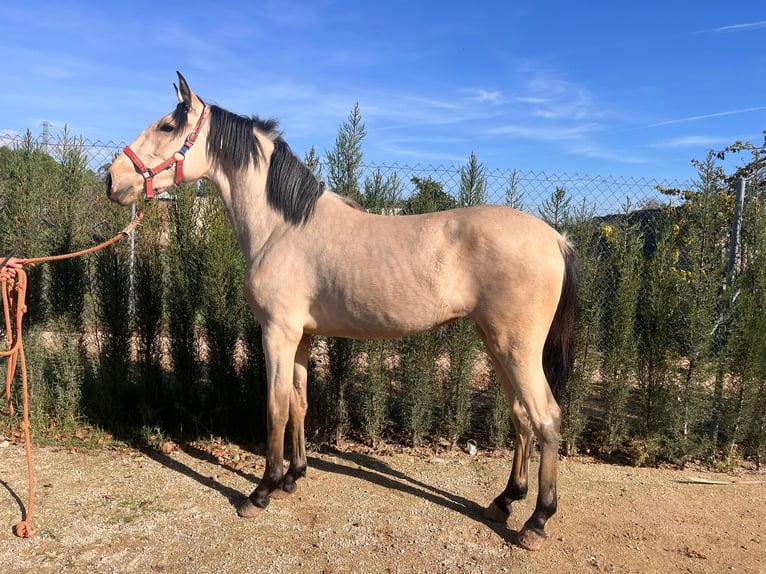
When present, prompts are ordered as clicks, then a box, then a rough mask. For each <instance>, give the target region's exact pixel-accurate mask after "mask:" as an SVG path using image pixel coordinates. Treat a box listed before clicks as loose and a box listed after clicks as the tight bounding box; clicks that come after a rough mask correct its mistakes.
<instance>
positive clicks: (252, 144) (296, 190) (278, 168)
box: [207, 106, 323, 225]
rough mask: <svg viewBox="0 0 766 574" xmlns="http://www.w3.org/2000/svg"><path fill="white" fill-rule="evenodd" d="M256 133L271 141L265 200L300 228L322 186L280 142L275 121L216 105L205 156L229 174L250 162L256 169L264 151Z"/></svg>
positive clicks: (288, 148)
mask: <svg viewBox="0 0 766 574" xmlns="http://www.w3.org/2000/svg"><path fill="white" fill-rule="evenodd" d="M255 130H257V131H258V132H260V133H261V134H263V136H265V137H267V138H269V139H271V140H272V141H273V142H274V152H273V153H272V155H271V163H270V164H269V172H268V174H267V176H266V198H267V200H268V202H269V205H270V206H271V207H273V208H274V209H275V210H277V211H279V212H280V213H281V214H282V215H283V216H284V218H285V220H286V221H288V222H289V223H292V224H295V225H301V224H304V223H306V222H307V221H308V220H309V219H311V215H312V214H313V213H314V207H315V206H316V202H317V199H318V198H319V196H320V195H322V192H323V189H322V184H321V183H319V181H318V180H317V179H316V177H314V174H312V173H311V170H309V168H307V167H306V166H305V165H304V164H303V163H302V162H301V161H300V160H299V159H298V158H297V157H296V156H295V154H293V152H292V150H291V149H290V146H288V145H287V143H286V142H285V141H284V140H283V139H282V136H281V134H280V132H279V130H278V126H277V122H276V121H275V120H262V119H260V118H258V117H255V116H254V117H247V116H240V115H237V114H233V113H231V112H228V111H226V110H224V109H222V108H220V107H218V106H210V133H209V135H208V140H207V153H208V156H209V157H210V158H211V161H212V162H213V163H215V164H218V165H219V166H220V167H221V169H223V170H224V171H227V172H229V173H232V172H237V171H241V170H243V169H245V168H247V166H248V164H249V163H250V161H252V162H253V165H254V166H256V167H257V166H258V162H259V160H260V159H261V158H262V156H263V148H262V146H261V143H260V141H259V140H258V138H257V137H256V135H255Z"/></svg>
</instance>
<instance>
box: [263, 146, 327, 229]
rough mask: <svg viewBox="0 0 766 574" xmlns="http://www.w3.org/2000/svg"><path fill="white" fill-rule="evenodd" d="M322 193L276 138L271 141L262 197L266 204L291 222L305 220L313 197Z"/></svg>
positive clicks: (312, 205) (320, 188) (320, 186)
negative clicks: (270, 151)
mask: <svg viewBox="0 0 766 574" xmlns="http://www.w3.org/2000/svg"><path fill="white" fill-rule="evenodd" d="M323 192H324V190H323V188H322V184H321V183H319V180H318V179H317V178H316V177H314V174H313V173H311V170H310V169H309V168H307V167H306V165H305V164H304V163H303V162H301V161H300V160H299V159H298V158H297V157H295V154H294V153H293V152H292V150H291V149H290V146H289V145H287V143H286V142H285V141H284V140H283V139H282V138H281V137H280V138H278V139H277V140H276V141H275V142H274V153H273V154H272V155H271V164H270V165H269V173H268V175H267V176H266V198H267V199H268V201H269V205H270V206H271V207H273V208H274V209H276V210H277V211H279V212H280V213H282V215H283V216H284V218H285V220H287V221H288V222H289V223H292V224H295V225H301V224H304V223H306V222H307V221H308V220H309V219H311V216H312V215H313V213H314V207H316V203H317V199H319V196H320V195H322V193H323Z"/></svg>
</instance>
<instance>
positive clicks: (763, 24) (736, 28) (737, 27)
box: [713, 20, 766, 32]
mask: <svg viewBox="0 0 766 574" xmlns="http://www.w3.org/2000/svg"><path fill="white" fill-rule="evenodd" d="M759 28H766V20H759V21H757V22H746V23H745V24H734V25H731V26H721V27H720V28H715V29H714V30H713V31H714V32H742V31H745V30H758V29H759Z"/></svg>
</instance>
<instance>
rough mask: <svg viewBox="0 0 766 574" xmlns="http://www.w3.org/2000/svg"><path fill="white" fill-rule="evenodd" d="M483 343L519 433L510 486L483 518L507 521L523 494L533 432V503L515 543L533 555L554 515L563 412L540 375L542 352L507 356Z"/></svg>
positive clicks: (522, 347) (517, 348) (490, 343)
mask: <svg viewBox="0 0 766 574" xmlns="http://www.w3.org/2000/svg"><path fill="white" fill-rule="evenodd" d="M485 340H486V338H485ZM486 342H487V348H488V350H489V352H490V355H491V356H492V357H493V362H494V364H495V368H496V370H497V371H498V377H499V378H500V381H501V383H502V384H503V385H508V388H509V389H510V392H509V391H506V397H508V398H509V401H510V402H511V403H512V404H511V413H512V416H513V420H514V427H515V428H516V432H517V439H516V451H515V452H514V457H513V469H512V471H511V476H510V478H509V480H508V486H506V489H505V490H504V491H503V493H502V494H501V495H500V496H498V497H497V498H496V499H495V500H494V501H493V503H492V504H491V505H490V507H489V508H488V510H487V516H488V517H489V518H493V519H498V518H499V519H503V517H504V516H505V517H507V514H505V513H506V512H508V513H510V504H511V502H513V500H519V499H520V498H523V497H524V495H525V494H526V489H527V484H526V477H527V464H528V461H529V455H530V454H531V449H532V437H531V433H530V429H531V431H532V432H534V436H535V437H536V438H537V440H538V443H539V444H540V470H539V480H538V494H537V503H536V505H535V510H534V512H533V513H532V516H531V517H530V518H529V520H527V522H526V523H525V524H524V527H523V528H522V530H521V532H520V533H519V536H518V538H517V543H518V544H519V545H520V546H522V547H524V548H527V549H529V550H537V549H539V548H542V546H543V544H544V543H545V540H546V538H547V535H546V534H545V524H546V522H547V521H548V519H549V518H550V517H551V516H553V514H555V512H556V505H557V499H556V467H557V465H558V447H559V428H560V426H561V411H560V409H559V406H558V404H557V403H556V401H555V399H554V398H553V395H552V394H551V392H550V389H549V387H548V383H547V381H546V379H545V374H544V373H543V368H542V362H541V357H542V352H541V350H539V349H534V348H529V347H528V348H525V347H527V346H526V345H524V344H517V345H516V346H515V348H514V349H513V350H512V351H511V350H508V351H506V350H504V349H502V348H501V347H500V346H499V345H496V344H494V342H493V341H486Z"/></svg>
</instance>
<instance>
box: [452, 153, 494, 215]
mask: <svg viewBox="0 0 766 574" xmlns="http://www.w3.org/2000/svg"><path fill="white" fill-rule="evenodd" d="M486 171H487V170H486V169H485V168H484V166H483V165H481V164H480V163H479V160H478V159H476V154H474V153H473V152H471V157H470V158H469V159H468V163H467V164H466V165H464V166H463V167H461V168H460V195H459V200H458V205H459V206H460V207H470V206H472V205H481V204H483V203H487V176H486Z"/></svg>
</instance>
